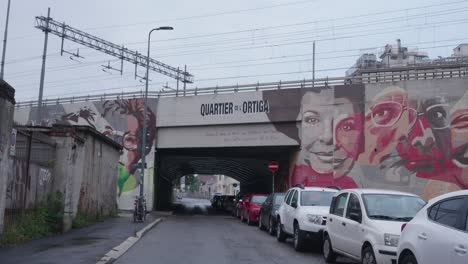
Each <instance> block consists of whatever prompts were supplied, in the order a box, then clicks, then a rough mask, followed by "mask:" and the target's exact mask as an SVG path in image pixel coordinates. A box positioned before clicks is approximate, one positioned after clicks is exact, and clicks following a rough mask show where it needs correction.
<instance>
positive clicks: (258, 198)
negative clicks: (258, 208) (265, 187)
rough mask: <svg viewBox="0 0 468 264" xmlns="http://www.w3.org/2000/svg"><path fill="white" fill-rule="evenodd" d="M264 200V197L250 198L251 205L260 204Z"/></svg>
mask: <svg viewBox="0 0 468 264" xmlns="http://www.w3.org/2000/svg"><path fill="white" fill-rule="evenodd" d="M266 198H267V197H266V196H257V195H255V196H253V197H252V203H256V204H261V203H263V202H264V201H265V200H266Z"/></svg>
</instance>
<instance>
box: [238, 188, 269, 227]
mask: <svg viewBox="0 0 468 264" xmlns="http://www.w3.org/2000/svg"><path fill="white" fill-rule="evenodd" d="M267 197H268V194H258V193H253V194H251V195H250V196H249V198H248V199H246V200H244V204H243V206H242V214H241V221H242V222H244V221H246V222H247V224H248V225H252V224H255V223H257V222H258V216H259V215H260V208H261V207H262V204H263V202H265V200H266V198H267Z"/></svg>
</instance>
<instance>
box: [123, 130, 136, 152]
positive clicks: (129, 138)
mask: <svg viewBox="0 0 468 264" xmlns="http://www.w3.org/2000/svg"><path fill="white" fill-rule="evenodd" d="M138 141H139V140H138V137H137V136H136V135H134V134H129V133H128V132H127V133H125V135H124V136H123V138H122V146H123V147H124V148H125V149H126V150H136V149H137V148H138Z"/></svg>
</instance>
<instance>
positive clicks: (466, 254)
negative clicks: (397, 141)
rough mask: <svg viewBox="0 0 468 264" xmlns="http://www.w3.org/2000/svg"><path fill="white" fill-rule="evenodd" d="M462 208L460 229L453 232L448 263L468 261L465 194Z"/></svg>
mask: <svg viewBox="0 0 468 264" xmlns="http://www.w3.org/2000/svg"><path fill="white" fill-rule="evenodd" d="M464 198H465V202H464V208H463V209H462V210H460V214H459V218H460V220H459V222H460V223H461V225H460V226H461V230H457V233H456V234H454V237H453V240H452V241H453V243H452V245H453V246H452V249H451V250H452V251H451V256H450V260H451V261H450V263H452V264H466V263H468V196H465V197H464Z"/></svg>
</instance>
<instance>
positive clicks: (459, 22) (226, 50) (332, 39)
mask: <svg viewBox="0 0 468 264" xmlns="http://www.w3.org/2000/svg"><path fill="white" fill-rule="evenodd" d="M446 22H447V23H448V22H450V24H442V22H438V23H434V24H433V25H432V27H431V28H440V27H443V26H447V25H459V24H465V23H468V19H460V20H453V21H446ZM421 28H424V27H421ZM411 30H413V29H411V28H408V29H398V30H388V31H381V30H379V32H377V33H372V34H369V33H364V34H356V35H348V36H342V37H331V38H330V37H329V38H322V39H314V38H310V40H303V41H294V42H288V43H279V44H268V45H258V46H244V47H239V48H233V49H218V50H216V49H209V50H202V51H197V52H187V53H184V52H179V53H169V54H161V55H160V56H159V57H160V58H166V57H180V56H190V55H200V54H213V53H226V52H232V51H241V50H246V49H249V50H252V49H261V48H268V47H280V46H288V45H298V44H310V43H312V42H314V41H316V42H323V41H336V40H340V39H350V38H358V37H365V36H370V35H383V34H388V33H397V32H403V31H411ZM366 32H367V31H366Z"/></svg>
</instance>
